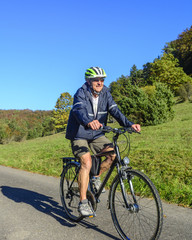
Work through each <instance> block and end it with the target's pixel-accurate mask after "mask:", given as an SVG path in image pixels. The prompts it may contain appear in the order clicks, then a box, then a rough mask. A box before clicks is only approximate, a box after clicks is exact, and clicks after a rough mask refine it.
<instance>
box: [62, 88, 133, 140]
mask: <svg viewBox="0 0 192 240" xmlns="http://www.w3.org/2000/svg"><path fill="white" fill-rule="evenodd" d="M108 113H110V114H111V115H112V116H113V117H114V118H115V119H116V120H117V121H118V123H119V124H120V125H121V126H125V127H130V126H131V125H132V124H133V123H132V122H130V121H129V120H128V119H127V118H126V117H125V116H124V115H123V114H122V113H121V111H120V110H119V108H118V106H117V104H116V103H115V102H114V100H113V98H112V96H111V93H110V92H109V89H108V88H107V87H106V86H103V89H102V91H101V93H100V95H99V101H98V109H97V115H96V117H95V116H94V112H93V104H92V95H91V91H90V88H89V85H88V84H87V83H85V84H84V85H83V86H82V87H81V88H79V89H78V90H77V92H76V93H75V95H74V101H73V108H72V109H71V111H70V115H69V120H68V125H67V132H66V138H67V139H70V140H73V139H87V140H92V139H96V138H98V137H100V136H102V135H104V133H102V132H101V131H94V130H92V129H90V128H88V127H87V124H88V123H89V122H92V121H93V120H95V119H97V120H98V121H99V122H100V123H101V124H103V125H106V124H107V116H108Z"/></svg>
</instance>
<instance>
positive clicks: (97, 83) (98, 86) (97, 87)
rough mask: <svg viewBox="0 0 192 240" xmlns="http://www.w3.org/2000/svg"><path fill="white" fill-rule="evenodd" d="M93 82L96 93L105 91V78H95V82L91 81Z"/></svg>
mask: <svg viewBox="0 0 192 240" xmlns="http://www.w3.org/2000/svg"><path fill="white" fill-rule="evenodd" d="M91 82H92V88H93V90H95V91H96V92H101V90H102V89H103V84H104V78H100V77H99V78H94V79H93V80H91Z"/></svg>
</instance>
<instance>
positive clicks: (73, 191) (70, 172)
mask: <svg viewBox="0 0 192 240" xmlns="http://www.w3.org/2000/svg"><path fill="white" fill-rule="evenodd" d="M79 169H80V165H79V164H77V163H74V162H70V163H68V164H67V165H66V166H65V168H64V170H63V172H62V174H61V179H60V197H61V202H62V205H63V208H64V210H65V213H66V214H67V216H68V217H69V218H70V219H71V220H73V221H76V222H78V221H80V220H81V219H82V218H83V217H82V216H81V215H80V214H79V212H78V204H79V198H80V193H79V186H78V175H79V174H78V173H79ZM71 183H72V185H71Z"/></svg>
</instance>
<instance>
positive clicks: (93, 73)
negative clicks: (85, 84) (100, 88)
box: [85, 67, 107, 80]
mask: <svg viewBox="0 0 192 240" xmlns="http://www.w3.org/2000/svg"><path fill="white" fill-rule="evenodd" d="M97 77H102V78H105V77H107V75H106V73H105V71H104V70H103V69H102V68H100V67H90V68H88V69H87V70H86V72H85V79H86V80H91V79H93V78H97Z"/></svg>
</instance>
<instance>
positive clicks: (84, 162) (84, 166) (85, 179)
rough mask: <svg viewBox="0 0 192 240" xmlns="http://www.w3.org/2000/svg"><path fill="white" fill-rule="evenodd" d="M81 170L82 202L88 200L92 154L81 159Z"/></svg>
mask: <svg viewBox="0 0 192 240" xmlns="http://www.w3.org/2000/svg"><path fill="white" fill-rule="evenodd" d="M80 161H81V168H80V171H79V178H78V184H79V191H80V201H82V200H85V199H86V198H87V188H88V184H89V173H90V169H91V166H92V160H91V154H90V153H89V152H88V153H86V154H84V155H83V156H81V157H80Z"/></svg>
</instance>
